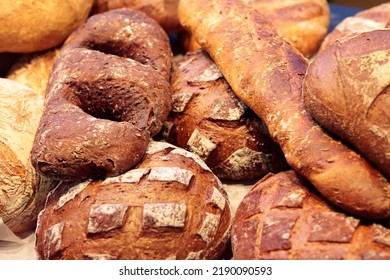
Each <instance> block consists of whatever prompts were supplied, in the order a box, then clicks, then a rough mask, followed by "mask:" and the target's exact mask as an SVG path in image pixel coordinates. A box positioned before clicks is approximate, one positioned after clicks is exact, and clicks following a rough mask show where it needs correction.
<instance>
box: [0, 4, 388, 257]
mask: <svg viewBox="0 0 390 280" xmlns="http://www.w3.org/2000/svg"><path fill="white" fill-rule="evenodd" d="M5 2H7V1H5ZM43 2H44V1H43ZM34 3H35V2H34ZM61 3H62V2H61ZM68 4H69V3H68ZM72 4H74V5H76V6H77V7H76V6H75V7H72V8H71V10H72V13H68V14H66V9H65V8H61V6H59V5H60V4H59V3H56V2H55V1H54V2H53V1H51V4H50V5H46V6H45V8H50V9H52V10H55V11H56V12H58V11H62V12H63V13H64V14H66V15H67V16H65V17H63V19H64V22H62V23H61V24H62V25H60V27H58V25H57V24H58V23H57V22H56V21H55V19H58V17H55V19H52V20H53V22H50V23H47V24H46V25H47V26H48V27H50V28H51V27H53V30H54V31H50V28H44V30H42V24H40V23H39V22H37V23H36V24H35V25H31V26H30V25H28V26H26V25H25V23H24V22H22V21H20V20H17V21H18V22H17V23H15V22H14V23H12V21H10V20H7V18H10V15H14V14H15V13H17V11H19V10H20V9H11V8H8V9H6V8H4V9H2V11H3V12H0V27H2V28H0V39H1V38H3V37H2V36H6V37H7V40H0V41H1V43H0V44H3V45H2V46H0V52H1V55H0V59H3V57H4V58H7V59H9V56H8V55H9V54H10V53H14V54H16V55H19V56H20V60H18V61H17V62H16V63H11V60H12V61H15V59H14V57H13V58H12V59H11V60H8V61H9V62H10V63H7V65H9V64H12V65H11V66H10V67H8V69H7V71H6V72H7V73H6V74H4V75H3V77H2V78H1V81H0V82H1V83H0V86H1V89H0V92H1V93H3V92H4V95H3V96H2V100H3V101H2V103H1V104H0V106H2V108H3V109H2V110H1V112H2V116H0V117H2V118H3V119H4V120H3V122H2V125H1V126H0V129H1V131H2V135H3V136H4V139H3V140H1V141H0V144H1V145H2V146H3V148H2V150H3V151H2V160H1V168H0V175H1V178H2V180H1V181H2V185H0V189H1V194H0V195H2V197H1V200H0V203H1V204H0V211H1V212H0V217H1V218H2V219H3V221H4V222H5V223H6V225H7V226H8V227H10V228H11V230H13V231H14V232H15V233H21V232H24V231H28V230H34V231H35V237H36V244H35V245H36V246H35V248H36V252H37V256H38V258H39V259H100V260H101V259H223V258H233V259H390V241H389V236H390V228H389V221H390V184H389V178H390V170H389V166H390V164H389V163H390V162H389V159H390V145H389V139H390V136H389V135H390V131H389V130H390V115H389V113H388V110H387V108H389V105H390V92H389V84H390V80H389V77H390V72H389V71H390V60H389V57H390V53H389V50H390V46H389V43H388V42H390V40H389V39H390V38H389V35H390V29H388V27H389V20H390V16H389V13H387V12H388V11H389V5H388V4H384V5H381V6H378V7H375V8H373V9H372V10H371V9H370V10H367V11H363V12H361V13H359V14H357V15H356V16H355V17H351V18H347V19H346V20H345V22H342V23H340V25H339V26H337V27H336V28H335V30H334V31H333V32H332V33H330V34H329V35H327V31H328V26H329V21H330V13H329V7H328V4H327V2H326V1H322V0H321V1H320V0H301V1H295V2H294V3H293V4H291V1H284V0H274V1H267V4H265V1H256V0H250V1H248V0H240V1H239V0H237V1H236V0H235V1H223V0H211V1H210V0H195V1H194V0H181V1H113V0H112V1H111V0H95V1H94V2H93V1H79V2H78V3H77V4H75V3H73V2H72ZM0 5H3V4H0ZM15 5H16V4H15ZM31 5H32V4H31ZM35 5H37V4H36V3H35ZM56 5H57V6H56ZM69 5H70V4H69ZM10 7H11V6H10ZM41 8H42V7H34V9H35V10H36V11H35V12H31V15H30V19H29V21H30V22H32V20H33V19H34V20H35V19H39V18H40V16H39V12H40V11H41V10H42V9H41ZM378 11H380V12H378ZM1 13H3V14H1ZM46 14H47V13H46ZM68 15H69V17H68ZM12 18H13V19H15V18H16V17H12ZM41 18H42V19H44V20H46V21H48V19H45V18H43V17H42V16H41ZM68 19H69V22H65V21H67V20H68ZM348 22H349V23H348ZM357 22H360V23H359V24H355V23H357ZM363 23H364V24H363ZM1 24H3V25H2V26H1ZM8 24H11V25H8ZM11 26H12V28H11ZM346 26H349V27H348V28H347V27H346ZM352 26H353V27H352ZM364 26H366V27H364ZM33 27H34V28H35V29H34V30H33V29H32V28H33ZM56 28H57V31H55V30H56ZM58 28H60V29H61V32H59V31H58ZM42 31H49V32H54V33H55V35H48V34H47V33H44V32H42ZM7 32H10V33H7ZM54 33H53V34H54ZM30 35H31V36H30ZM47 36H49V37H50V36H52V37H53V38H50V40H49V39H47V40H46V39H45V38H46V37H47ZM336 37H337V38H336ZM177 38H180V39H183V38H184V39H190V40H191V41H192V42H195V43H196V44H194V46H195V45H196V46H195V48H196V50H195V49H191V50H190V47H189V46H188V45H183V46H182V48H181V49H180V48H177V46H178V45H179V44H181V43H182V42H183V41H181V42H180V41H178V40H176V39H177ZM11 39H12V40H13V41H12V40H11ZM43 41H45V42H47V43H48V44H47V45H45V44H41V43H42V42H43ZM37 42H41V43H37ZM7 44H8V45H7ZM16 45H17V46H18V48H11V47H9V46H16ZM37 46H39V47H37ZM22 53H23V55H22ZM309 59H310V60H309ZM2 71H3V69H2ZM30 99H31V102H30ZM3 136H2V137H3ZM248 179H250V180H255V182H256V183H255V184H254V185H252V184H253V183H252V184H249V185H247V186H248V187H249V188H248V189H247V190H248V191H247V193H246V196H245V197H244V199H243V200H242V201H239V202H240V203H239V205H238V207H237V209H232V207H231V205H232V204H231V202H230V201H231V200H232V199H234V197H231V196H229V194H228V193H227V191H226V190H225V187H224V185H223V184H222V182H224V183H229V182H232V181H233V182H238V183H240V182H246V183H247V182H248ZM247 184H248V183H247ZM4 209H5V210H4ZM75 209H77V211H75ZM38 213H40V214H39V216H38ZM229 252H230V255H229Z"/></svg>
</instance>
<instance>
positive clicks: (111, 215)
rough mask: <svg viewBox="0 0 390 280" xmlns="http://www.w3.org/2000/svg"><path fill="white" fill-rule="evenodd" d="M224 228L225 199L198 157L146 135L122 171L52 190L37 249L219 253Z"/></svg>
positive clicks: (43, 255)
mask: <svg viewBox="0 0 390 280" xmlns="http://www.w3.org/2000/svg"><path fill="white" fill-rule="evenodd" d="M75 209H77V211H75ZM230 227H231V210H230V205H229V201H228V197H227V195H226V193H225V191H224V189H223V187H222V184H221V182H220V181H219V180H218V178H217V177H216V176H215V175H214V174H213V173H212V172H211V171H210V169H209V168H208V167H207V166H206V165H205V164H204V162H203V161H202V160H201V159H200V158H199V157H198V156H196V155H195V154H193V153H190V152H188V151H186V150H184V149H181V148H177V147H175V146H173V145H170V144H168V143H165V142H154V141H152V142H151V143H150V145H149V147H148V150H147V154H146V156H145V158H144V159H143V161H142V162H141V163H140V164H139V165H138V166H136V168H134V169H132V170H130V171H128V172H126V173H124V174H122V175H120V176H117V177H111V178H107V179H105V180H100V181H85V182H82V183H79V184H76V185H70V186H69V185H68V186H67V185H62V186H59V188H57V189H55V190H54V191H53V192H52V194H51V195H50V196H49V198H48V202H47V205H46V207H45V209H44V210H43V211H42V212H41V214H40V216H39V222H38V227H37V231H36V250H37V253H38V256H39V258H40V259H139V260H141V259H218V258H220V256H221V255H222V253H223V252H224V250H225V248H226V245H227V242H228V240H229V239H230Z"/></svg>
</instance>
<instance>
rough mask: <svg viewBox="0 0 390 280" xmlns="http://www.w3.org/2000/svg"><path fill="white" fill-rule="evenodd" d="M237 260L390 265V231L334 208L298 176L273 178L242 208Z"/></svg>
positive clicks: (235, 230)
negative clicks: (381, 262)
mask: <svg viewBox="0 0 390 280" xmlns="http://www.w3.org/2000/svg"><path fill="white" fill-rule="evenodd" d="M232 251H233V259H236V260H238V259H240V260H242V259H243V260H248V259H294V260H297V259H301V260H302V259H304V260H308V259H311V260H313V259H315V260H317V259H322V260H324V259H328V260H329V259H330V260H340V259H342V260H347V259H349V260H360V259H365V260H375V259H382V260H390V228H388V227H387V226H385V225H382V224H378V223H373V222H372V221H367V220H363V219H362V220H361V219H357V218H356V217H353V216H350V215H348V214H346V213H343V212H342V211H340V209H337V208H334V207H332V206H331V205H330V204H328V203H327V201H326V200H325V199H324V198H323V197H322V196H321V195H320V194H319V193H318V192H316V191H315V189H314V188H312V186H310V184H308V183H307V181H306V180H304V179H303V178H302V177H300V176H298V175H297V173H296V172H294V171H292V170H290V171H286V172H280V173H278V174H269V175H268V176H266V177H264V178H263V179H262V180H260V181H258V182H257V183H256V184H255V185H254V186H253V188H252V189H251V190H250V191H249V192H248V193H247V194H246V196H245V197H244V199H243V200H242V202H241V203H240V204H239V206H238V208H237V211H236V215H235V217H234V220H233V226H232Z"/></svg>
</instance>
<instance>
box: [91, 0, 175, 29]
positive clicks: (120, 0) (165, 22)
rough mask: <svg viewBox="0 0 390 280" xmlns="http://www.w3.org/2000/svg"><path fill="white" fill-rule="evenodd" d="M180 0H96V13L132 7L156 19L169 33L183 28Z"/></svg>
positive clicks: (94, 10)
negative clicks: (180, 15) (179, 6)
mask: <svg viewBox="0 0 390 280" xmlns="http://www.w3.org/2000/svg"><path fill="white" fill-rule="evenodd" d="M178 5H179V0H95V6H94V8H93V12H94V13H101V12H105V11H108V10H113V9H120V8H130V9H134V10H138V11H141V12H144V13H145V14H147V15H148V16H150V17H151V18H153V19H155V20H156V21H157V22H158V24H160V25H161V27H162V28H164V30H165V31H166V32H168V33H171V32H172V33H175V32H178V31H181V30H182V27H181V25H180V22H179V17H178V15H177V9H178Z"/></svg>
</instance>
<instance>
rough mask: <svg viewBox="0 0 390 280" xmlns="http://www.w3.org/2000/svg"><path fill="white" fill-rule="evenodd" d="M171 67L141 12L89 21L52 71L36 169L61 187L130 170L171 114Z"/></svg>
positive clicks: (163, 38)
mask: <svg viewBox="0 0 390 280" xmlns="http://www.w3.org/2000/svg"><path fill="white" fill-rule="evenodd" d="M171 61H172V52H171V49H170V46H169V39H168V36H167V34H166V33H165V32H164V30H163V29H162V28H161V27H160V26H159V25H158V24H157V23H156V21H154V20H153V19H151V18H150V17H148V16H146V15H145V14H144V13H141V12H138V11H134V10H130V9H117V10H112V11H108V12H105V13H101V14H97V15H94V16H92V17H90V18H89V19H88V21H87V22H86V24H84V25H83V26H82V27H80V28H79V29H78V30H76V31H75V32H74V33H72V35H71V36H70V37H69V38H68V39H67V41H66V42H65V44H64V45H63V47H62V48H61V53H60V54H59V56H58V57H57V58H56V60H55V63H54V65H53V69H52V72H51V75H50V78H49V82H48V86H47V94H46V102H45V108H44V111H43V115H42V118H41V120H40V123H39V127H38V130H37V134H36V137H35V139H34V145H33V148H32V162H33V166H34V167H35V168H36V169H37V170H38V171H39V172H41V173H43V174H45V175H46V176H50V177H53V178H59V179H65V180H73V179H74V180H76V179H81V178H90V177H99V176H106V175H109V176H115V175H119V174H121V173H123V172H125V171H127V170H129V169H130V168H131V167H133V166H134V165H135V164H136V163H137V162H139V161H140V160H141V158H142V157H143V155H144V153H145V150H146V148H147V145H148V142H149V140H150V137H151V136H153V135H155V134H157V133H158V132H159V131H160V129H161V127H162V125H163V123H164V122H165V120H166V118H167V116H168V113H169V111H170V108H171V96H170V94H171V89H170V83H169V78H170V70H171Z"/></svg>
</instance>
